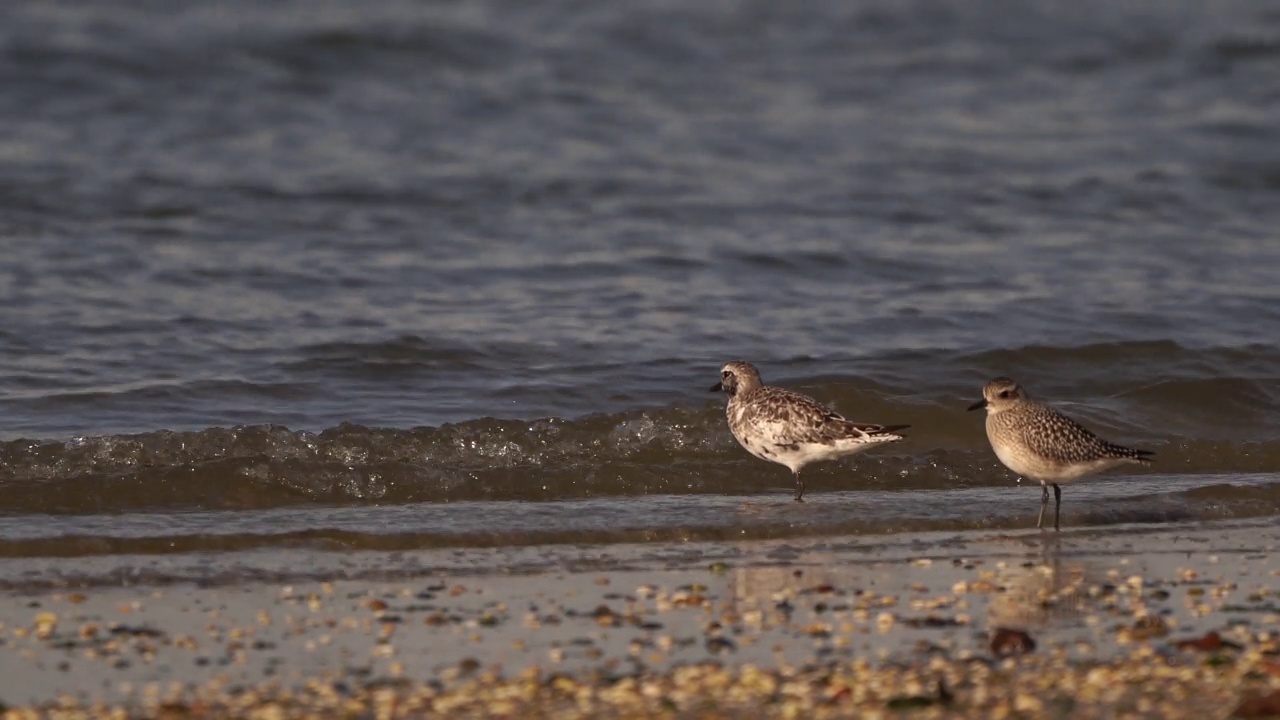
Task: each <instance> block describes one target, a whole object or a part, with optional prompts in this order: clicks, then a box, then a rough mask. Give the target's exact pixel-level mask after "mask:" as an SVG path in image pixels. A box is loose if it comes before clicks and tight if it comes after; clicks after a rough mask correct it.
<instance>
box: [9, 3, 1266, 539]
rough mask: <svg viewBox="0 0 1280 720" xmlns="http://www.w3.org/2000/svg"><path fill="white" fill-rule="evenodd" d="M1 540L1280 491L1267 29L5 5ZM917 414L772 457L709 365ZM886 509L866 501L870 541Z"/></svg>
mask: <svg viewBox="0 0 1280 720" xmlns="http://www.w3.org/2000/svg"><path fill="white" fill-rule="evenodd" d="M0 81H3V83H4V86H5V92H4V93H3V94H0V113H3V115H4V117H6V118H7V121H6V125H5V131H4V133H2V134H0V248H2V249H3V259H2V260H0V307H3V322H2V323H0V438H3V441H2V442H0V463H2V464H0V487H2V488H3V493H2V494H0V495H2V499H0V555H7V556H31V555H40V554H55V555H58V554H61V555H66V554H78V553H90V554H92V553H101V552H165V551H166V549H165V548H181V549H185V550H200V549H219V548H247V547H267V548H270V547H280V546H285V545H290V546H292V545H296V544H297V543H308V542H314V543H319V544H321V545H322V546H325V545H324V544H325V543H332V544H333V546H334V547H397V548H412V547H419V546H438V545H449V544H463V545H502V544H515V545H518V544H524V543H531V542H565V541H573V542H577V541H603V542H610V541H615V540H636V539H641V540H643V539H663V540H666V539H678V538H704V539H719V538H727V537H731V536H734V535H735V534H736V535H739V536H749V537H766V536H768V537H775V536H786V535H788V534H821V533H845V532H854V533H861V532H890V531H895V530H911V529H920V528H935V529H940V528H953V527H976V526H1009V527H1014V526H1022V525H1025V524H1026V523H1027V522H1029V518H1030V516H1031V515H1033V514H1034V512H1035V511H1036V507H1037V500H1038V489H1035V488H1026V487H1024V488H1022V489H1017V488H1015V487H1012V483H1013V482H1014V478H1013V476H1012V475H1010V474H1009V473H1007V472H1006V471H1005V470H1004V469H1003V468H1002V467H1000V466H999V465H998V463H997V462H996V460H995V458H994V457H993V456H992V455H991V453H990V451H989V449H988V448H987V447H986V445H985V441H984V438H983V435H982V429H981V419H980V418H978V417H975V416H973V415H968V414H966V413H964V412H963V408H964V407H965V406H966V405H967V404H968V403H969V402H970V401H972V400H973V399H975V398H976V396H977V392H978V389H979V388H980V387H981V384H982V383H983V382H984V381H985V380H986V379H988V378H990V377H991V376H993V375H996V374H1011V375H1014V376H1015V377H1017V378H1018V379H1019V380H1021V381H1022V382H1023V383H1024V384H1025V385H1026V386H1027V387H1028V388H1029V389H1030V390H1031V392H1032V393H1033V394H1035V395H1037V396H1039V397H1041V398H1044V399H1047V400H1050V401H1055V402H1057V403H1058V404H1060V405H1061V406H1062V407H1063V409H1065V410H1066V411H1067V412H1068V413H1070V414H1073V415H1075V416H1076V417H1078V418H1080V419H1082V420H1084V421H1086V422H1087V423H1089V424H1091V425H1092V426H1094V427H1096V428H1098V429H1099V430H1100V431H1105V432H1104V434H1107V435H1109V436H1111V437H1112V438H1114V439H1116V440H1118V441H1123V442H1128V443H1134V444H1141V445H1142V446H1144V447H1150V448H1151V449H1154V450H1156V451H1157V452H1158V454H1159V458H1160V461H1159V463H1158V464H1157V465H1156V466H1154V467H1152V468H1150V469H1149V470H1142V471H1139V472H1140V474H1138V475H1134V476H1132V477H1117V478H1114V479H1112V480H1105V481H1098V482H1097V483H1095V484H1091V485H1087V486H1081V487H1079V488H1074V487H1073V488H1072V489H1071V490H1070V491H1069V492H1068V493H1067V494H1066V496H1065V499H1064V521H1066V522H1074V523H1085V522H1088V523H1104V524H1105V523H1110V522H1125V521H1134V520H1137V521H1147V522H1153V521H1162V520H1169V519H1177V520H1187V519H1197V518H1202V519H1214V518H1223V517H1234V516H1259V515H1262V516H1265V515H1270V514H1275V513H1277V512H1280V430H1278V429H1277V428H1280V339H1278V338H1280V290H1277V286H1276V280H1277V278H1278V277H1280V238H1277V236H1276V227H1278V226H1280V12H1277V11H1276V10H1274V9H1272V8H1270V7H1269V6H1268V5H1266V4H1265V3H1255V2H1243V1H1242V2H1223V3H1213V4H1206V3H1201V2H1190V1H1189V0H1186V1H1182V2H1179V1H1176V0H1175V1H1174V2H1167V3H1160V4H1156V5H1152V6H1150V7H1147V6H1135V5H1132V4H1117V3H1108V2H1102V1H1101V0H1087V1H1086V2H1065V1H1064V2H1059V1H1055V0H1040V1H1038V2H1032V3H1023V4H1016V5H1010V4H1008V3H1003V2H997V1H996V0H979V1H978V2H971V3H959V4H957V3H952V2H942V1H941V0H938V1H936V2H929V1H925V0H922V1H920V2H910V3H907V2H888V1H884V2H874V1H871V0H866V1H860V2H852V3H848V2H836V1H835V0H829V1H825V2H815V3H806V4H804V5H803V6H789V5H786V4H779V3H765V2H747V1H745V0H743V1H732V0H730V1H726V2H719V3H694V4H690V3H682V2H665V1H657V0H654V1H648V0H647V1H646V2H642V3H634V2H622V1H621V0H603V1H600V2H592V3H576V2H567V1H563V0H557V1H555V2H543V3H533V4H529V3H519V2H514V1H511V0H506V1H503V0H488V1H486V0H459V1H457V2H449V3H430V4H424V3H419V2H409V1H408V0H405V1H403V2H401V1H397V0H386V1H383V2H376V3H371V4H367V3H362V4H351V3H345V2H338V1H337V0H334V1H333V2H307V3H303V2H298V1H296V0H286V1H285V2H278V3H271V4H266V5H263V4H258V3H251V2H248V0H229V1H227V2H215V3H194V2H148V3H123V2H97V3H46V2H16V3H5V4H3V5H0ZM737 358H742V359H749V360H753V361H755V362H757V363H758V364H759V365H760V366H761V368H762V370H763V372H764V373H765V376H766V379H767V380H771V381H776V382H778V383H780V384H784V385H786V386H788V387H793V388H797V389H801V390H804V391H806V392H809V393H811V394H814V395H816V396H818V397H820V398H821V399H823V400H824V401H830V402H832V403H833V404H835V405H836V407H837V408H838V409H840V410H842V411H844V412H845V413H846V414H848V415H849V416H851V418H853V419H857V420H868V421H877V422H894V423H898V422H906V423H910V424H912V425H913V428H912V436H911V438H910V439H909V440H908V441H907V442H904V443H899V444H896V445H894V446H892V447H889V448H883V449H877V450H876V451H875V452H874V453H868V454H866V455H864V456H860V457H859V458H857V459H855V460H850V461H846V462H841V463H836V464H826V465H816V466H813V467H812V468H811V469H809V470H807V471H806V475H807V478H806V479H807V483H808V485H809V488H810V492H811V493H812V496H811V499H812V502H811V503H810V504H808V505H806V506H803V507H794V506H792V505H790V504H787V503H786V502H785V499H786V497H787V496H786V494H785V492H784V491H783V488H785V487H786V486H787V485H788V484H789V478H788V475H787V472H786V470H785V469H783V468H781V467H780V466H775V465H768V464H765V463H761V462H759V461H756V460H754V459H752V458H750V457H748V456H747V455H746V454H745V453H744V452H743V451H741V449H740V448H738V447H737V446H736V444H735V443H734V442H733V440H732V438H731V437H730V436H729V435H728V432H727V430H726V429H725V427H724V424H723V418H722V415H721V410H720V405H719V403H720V402H722V400H720V399H718V398H717V397H715V396H711V395H708V394H707V393H706V392H705V388H706V386H707V385H708V384H709V382H712V381H713V380H714V375H715V373H716V371H717V369H718V367H719V365H720V364H721V363H722V362H723V361H724V360H727V359H737ZM869 518H870V519H869Z"/></svg>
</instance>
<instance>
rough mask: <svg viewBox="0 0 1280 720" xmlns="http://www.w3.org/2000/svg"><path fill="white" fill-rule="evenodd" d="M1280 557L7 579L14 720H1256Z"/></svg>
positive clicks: (1106, 549)
mask: <svg viewBox="0 0 1280 720" xmlns="http://www.w3.org/2000/svg"><path fill="white" fill-rule="evenodd" d="M1278 544H1280V529H1277V528H1274V527H1270V526H1269V525H1267V524H1265V523H1260V522H1247V523H1220V524H1212V525H1186V526H1169V525H1162V526H1119V527H1109V528H1105V529H1080V530H1068V531H1065V532H1063V533H1061V535H1060V536H1054V535H1052V534H1046V535H1041V534H1040V533H1037V532H1017V533H999V534H996V533H981V532H977V533H958V534H957V533H950V534H948V533H938V534H933V535H928V536H914V537H903V536H890V537H886V538H879V539H868V538H865V537H862V538H849V539H840V538H826V539H822V540H814V541H804V542H795V541H791V542H750V543H737V544H735V543H717V544H706V545H700V544H692V543H688V544H681V545H678V546H670V545H667V546H661V547H655V546H654V545H633V546H617V545H613V546H607V547H592V546H578V547H546V548H539V549H521V550H506V551H500V550H474V551H457V550H452V551H448V552H443V551H431V552H425V553H398V554H396V555H394V556H389V555H388V554H386V553H350V554H343V553H332V552H330V553H323V554H322V555H323V556H325V557H327V558H328V559H329V562H330V563H331V566H330V567H329V568H328V569H324V568H323V563H319V564H318V565H317V567H320V568H321V570H320V571H318V572H317V573H312V574H311V575H310V576H308V579H305V580H298V579H297V578H298V577H301V576H293V577H290V576H288V575H287V574H282V575H281V578H282V579H281V580H280V581H273V580H271V579H269V577H266V578H264V575H263V574H262V573H259V574H257V575H255V576H254V577H255V578H257V579H254V580H251V581H250V580H240V581H237V580H235V579H234V578H233V577H232V576H228V575H223V576H218V577H220V579H219V580H217V581H211V582H205V583H199V584H194V583H191V582H185V581H180V582H163V581H160V580H156V581H154V582H144V583H143V584H136V585H131V586H128V587H120V586H119V585H109V584H106V583H95V582H91V581H88V580H85V579H84V578H87V577H89V575H86V574H84V573H87V572H89V571H88V570H87V569H85V568H81V569H80V571H81V574H77V572H76V568H75V564H76V561H74V560H67V561H62V560H59V561H58V563H57V564H56V565H55V566H54V567H56V568H57V570H56V572H54V571H52V570H50V569H49V567H45V568H43V569H40V568H35V567H34V566H29V567H27V569H26V570H24V571H22V572H20V573H18V572H17V568H15V567H14V566H11V565H10V566H6V567H5V568H3V572H4V573H5V575H6V577H7V578H8V579H9V580H10V585H9V590H7V591H6V592H5V593H4V594H3V596H0V619H2V620H3V626H2V627H0V657H3V658H4V671H3V672H0V700H2V701H3V702H4V703H5V704H6V707H7V712H6V714H5V717H25V716H27V715H28V714H29V713H31V712H35V711H37V710H42V711H54V710H57V711H58V712H66V713H70V714H69V715H68V716H71V715H73V714H74V713H73V710H75V709H79V710H86V711H89V712H91V713H92V714H94V715H101V714H109V713H112V712H115V713H121V714H126V715H133V716H148V717H150V716H157V715H163V716H167V717H183V716H200V717H220V716H260V717H291V716H304V715H314V714H317V713H319V714H325V715H339V714H343V715H352V716H370V717H395V716H406V717H409V716H420V715H423V714H440V715H445V714H448V715H451V716H455V715H464V716H502V717H510V716H513V715H527V716H531V717H544V716H552V715H554V716H556V717H578V716H581V717H593V716H624V717H631V716H646V717H647V716H661V717H714V716H720V715H735V716H748V717H774V716H778V717H823V716H833V717H834V716H848V715H850V714H852V713H854V712H855V711H856V712H860V713H862V714H863V715H865V716H868V717H871V716H875V715H877V714H882V715H884V714H887V715H889V716H896V715H898V714H899V713H901V712H903V711H906V710H916V711H919V714H920V716H926V717H927V716H946V717H984V718H985V717H1004V716H1019V717H1121V716H1126V717H1192V716H1195V717H1223V716H1226V715H1228V714H1231V713H1232V712H1234V711H1237V710H1239V711H1240V712H1241V713H1242V716H1246V717H1247V716H1258V717H1261V716H1264V715H1261V714H1254V715H1250V713H1251V712H1254V711H1258V712H1262V711H1267V710H1268V709H1269V706H1267V705H1266V704H1265V703H1267V702H1273V701H1274V702H1273V704H1274V708H1275V710H1276V711H1277V712H1280V695H1277V696H1275V697H1273V698H1271V700H1267V699H1266V698H1267V697H1268V695H1269V693H1272V692H1275V691H1277V690H1280V640H1277V633H1278V632H1280V561H1277V560H1274V559H1273V554H1274V550H1275V548H1276V546H1277V545H1278ZM303 555H305V552H303ZM303 555H299V556H298V557H294V558H291V559H289V561H288V562H289V563H293V564H298V563H303V562H305V558H304V557H303ZM335 557H337V558H341V560H339V561H337V562H336V563H335V561H334V559H333V558H335ZM534 557H536V558H538V562H532V558H534ZM221 559H222V560H228V561H229V560H230V558H221ZM204 561H205V562H208V563H209V564H210V565H211V566H216V565H218V564H219V561H220V559H219V556H212V559H210V556H205V557H204ZM95 562H101V561H100V560H98V561H95ZM246 562H247V561H246ZM86 567H87V566H86ZM15 573H17V574H16V575H15ZM17 575H21V576H22V578H25V579H24V581H23V582H21V583H19V582H16V581H15V577H17ZM317 575H319V577H317ZM326 575H327V576H328V578H329V579H325V578H324V576H326ZM210 576H211V577H214V574H213V573H211V575H210ZM67 577H74V578H79V579H76V580H65V579H59V578H67ZM1251 702H1252V703H1255V704H1256V703H1262V705H1258V706H1257V707H1253V706H1250V705H1249V703H1251ZM1242 703H1243V705H1242Z"/></svg>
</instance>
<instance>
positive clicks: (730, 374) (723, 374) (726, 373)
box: [720, 370, 733, 378]
mask: <svg viewBox="0 0 1280 720" xmlns="http://www.w3.org/2000/svg"><path fill="white" fill-rule="evenodd" d="M732 375H733V373H731V372H729V371H728V370H725V371H724V372H722V373H720V376H721V377H726V378H727V377H730V376H732Z"/></svg>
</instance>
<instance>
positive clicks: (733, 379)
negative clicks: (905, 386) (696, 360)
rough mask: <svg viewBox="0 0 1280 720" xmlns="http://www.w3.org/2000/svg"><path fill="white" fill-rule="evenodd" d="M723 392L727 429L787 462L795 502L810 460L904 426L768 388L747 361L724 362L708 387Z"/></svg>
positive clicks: (867, 443) (891, 436) (760, 452)
mask: <svg viewBox="0 0 1280 720" xmlns="http://www.w3.org/2000/svg"><path fill="white" fill-rule="evenodd" d="M721 391H723V392H725V393H726V394H728V396H729V403H728V405H727V406H726V408H725V415H726V416H727V417H728V419H729V430H731V431H732V432H733V436H734V437H735V438H736V439H737V440H738V442H739V443H740V444H741V445H742V447H744V448H746V449H747V452H749V453H751V454H752V455H755V456H756V457H758V458H760V459H761V460H768V461H770V462H776V463H778V464H779V465H786V466H787V467H788V468H790V469H791V474H792V475H793V476H794V477H795V481H796V502H803V501H804V482H803V481H802V480H801V479H800V470H801V469H802V468H803V467H804V466H805V465H808V464H809V463H811V462H815V461H820V460H834V459H836V458H839V457H844V456H846V455H854V454H856V453H860V452H862V451H863V450H866V449H868V448H870V447H872V446H874V445H878V444H880V443H886V442H895V441H898V440H901V439H902V436H901V435H897V434H895V432H896V431H898V430H902V429H904V428H907V427H909V426H908V425H870V424H867V423H856V422H851V421H849V420H846V419H845V418H844V417H843V416H842V415H840V414H839V413H837V412H835V411H834V410H831V409H830V408H827V407H824V406H823V405H821V404H820V403H819V402H818V401H817V400H814V399H813V398H811V397H809V396H807V395H801V394H800V393H797V392H792V391H790V390H783V389H782V388H777V387H769V386H768V385H765V384H764V382H763V381H761V380H760V371H758V370H756V368H755V366H754V365H752V364H751V363H748V362H737V361H735V362H728V363H725V364H724V367H722V368H721V369H720V382H718V383H716V384H715V385H713V386H712V387H711V392H721Z"/></svg>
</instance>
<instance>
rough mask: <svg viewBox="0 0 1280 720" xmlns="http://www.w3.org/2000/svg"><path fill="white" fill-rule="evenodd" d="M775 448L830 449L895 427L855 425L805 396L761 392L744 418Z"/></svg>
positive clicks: (770, 389)
mask: <svg viewBox="0 0 1280 720" xmlns="http://www.w3.org/2000/svg"><path fill="white" fill-rule="evenodd" d="M743 419H744V420H745V421H746V422H749V423H750V424H751V425H753V426H754V427H755V428H756V429H757V431H758V432H759V433H760V434H761V435H762V436H764V437H768V438H771V439H772V442H773V444H775V445H800V444H820V445H832V444H834V443H835V442H836V441H837V440H843V439H847V438H858V437H867V436H872V435H879V434H884V433H886V432H891V431H892V430H894V429H898V428H896V427H885V426H883V425H872V424H868V423H855V422H850V421H849V420H846V419H845V418H844V416H843V415H841V414H840V413H838V412H835V411H834V410H832V409H830V408H827V407H824V406H823V405H821V404H820V403H819V402H818V401H817V400H814V399H813V398H811V397H809V396H808V395H801V394H800V393H797V392H792V391H790V390H783V389H781V388H771V387H769V388H762V390H761V394H760V397H758V398H753V399H752V402H751V408H750V412H748V413H747V414H746V416H745V417H744V418H743Z"/></svg>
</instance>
